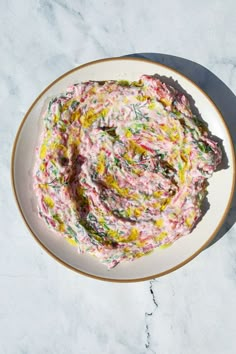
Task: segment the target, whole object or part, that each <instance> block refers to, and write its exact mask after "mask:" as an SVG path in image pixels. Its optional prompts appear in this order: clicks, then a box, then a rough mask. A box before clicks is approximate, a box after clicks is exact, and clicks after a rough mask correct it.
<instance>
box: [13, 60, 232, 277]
mask: <svg viewBox="0 0 236 354" xmlns="http://www.w3.org/2000/svg"><path fill="white" fill-rule="evenodd" d="M119 60H125V61H139V62H144V63H149V64H150V63H152V64H155V65H156V66H162V67H164V68H166V69H168V70H170V71H172V72H174V73H177V74H178V75H180V76H182V77H183V78H184V79H186V80H187V81H189V82H190V83H191V84H192V85H194V86H195V87H196V88H197V89H198V90H200V91H201V93H202V94H203V95H204V96H205V97H206V98H207V99H208V100H209V101H210V102H211V104H212V105H213V106H214V108H215V109H216V111H217V112H218V113H219V117H220V119H221V121H222V123H223V125H224V128H225V131H226V135H227V138H228V141H229V145H230V150H231V153H232V157H233V159H232V160H233V161H232V169H233V177H234V180H233V184H232V187H231V191H230V196H229V200H228V203H227V206H226V208H225V210H224V213H223V215H222V217H221V219H220V221H219V223H218V225H217V227H216V228H215V230H214V232H213V233H212V234H211V235H210V236H209V238H208V239H207V240H206V242H204V244H203V245H202V246H201V247H200V248H199V249H197V251H196V252H194V253H193V254H192V255H191V256H190V257H188V258H187V259H185V260H184V261H183V262H180V263H179V264H177V265H176V266H174V267H172V268H170V269H168V270H166V271H163V272H160V273H157V274H153V275H149V276H147V277H141V278H128V279H115V278H105V277H102V276H98V275H94V274H90V273H87V272H84V271H82V270H79V269H77V268H75V267H73V266H72V265H70V264H68V263H66V262H65V261H63V260H62V259H60V258H59V257H58V256H56V255H55V254H54V253H53V252H52V251H51V250H50V249H48V248H47V247H46V246H45V245H44V244H43V243H42V242H41V241H40V239H39V238H38V237H37V236H36V234H35V233H34V231H33V230H32V229H31V227H30V226H29V224H28V222H27V220H26V217H25V215H24V213H23V211H22V209H21V206H20V202H19V199H18V197H17V192H16V186H15V177H14V175H15V168H14V164H15V153H16V147H17V144H18V140H19V136H20V134H21V131H22V128H23V126H24V124H25V122H26V120H27V118H28V116H29V114H30V112H31V111H32V109H33V108H34V106H35V105H36V103H37V102H38V101H39V100H40V98H41V97H42V96H43V95H44V93H46V91H47V90H48V89H50V88H51V87H52V86H53V85H55V84H56V83H57V82H58V81H60V80H61V79H63V78H64V77H66V76H68V75H70V74H71V73H73V72H75V71H77V70H80V69H82V68H84V67H87V66H90V65H93V64H98V63H102V62H109V61H119ZM10 170H11V186H12V190H13V195H14V198H15V202H16V205H17V207H18V210H19V212H20V215H21V217H22V219H23V221H24V223H25V225H26V227H27V229H28V231H29V232H30V234H31V235H32V236H33V238H34V240H35V241H36V242H37V243H38V244H39V245H40V246H41V248H42V249H43V250H44V251H46V252H47V254H49V255H50V256H51V257H53V258H54V259H55V260H56V261H57V262H59V263H60V264H62V265H63V266H65V267H66V268H68V269H70V270H73V271H74V272H76V273H79V274H81V275H85V276H87V277H89V278H93V279H97V280H102V281H107V282H114V283H136V282H141V281H147V280H151V279H154V278H159V277H161V276H164V275H167V274H169V273H172V272H174V271H176V270H177V269H179V268H181V267H183V266H184V265H186V264H187V263H189V262H190V261H191V260H193V259H194V258H195V257H196V256H198V255H199V254H200V253H201V252H202V251H203V250H204V249H205V248H206V246H207V245H208V244H209V243H210V242H211V241H212V240H213V239H214V238H215V236H216V234H217V233H218V231H219V230H220V228H221V226H222V225H223V223H224V220H225V218H226V216H227V214H228V211H229V209H230V206H231V202H232V199H233V195H234V190H235V183H236V181H235V175H236V163H235V151H234V145H233V141H232V138H231V135H230V132H229V128H228V126H227V123H226V121H225V120H224V117H223V114H222V113H221V111H220V110H219V108H218V107H217V105H216V104H215V102H214V101H213V100H212V99H211V98H210V97H209V96H208V94H207V93H206V92H205V91H203V89H202V88H200V87H199V86H198V85H197V84H196V83H195V82H194V81H192V80H191V79H189V78H188V77H187V76H185V75H184V74H182V73H181V72H179V71H178V70H176V69H173V68H171V67H169V66H168V65H165V64H162V63H159V62H156V61H153V60H149V59H146V58H137V57H111V58H104V59H98V60H93V61H90V62H87V63H85V64H82V65H79V66H77V67H75V68H73V69H71V70H69V71H67V72H65V73H64V74H62V75H60V76H59V77H57V78H56V79H55V80H54V81H52V82H51V83H50V84H49V85H47V86H46V88H44V90H43V91H42V92H41V93H40V94H39V95H38V96H37V97H36V99H35V100H34V101H33V103H32V104H31V105H30V107H29V108H28V110H27V111H26V113H25V115H24V117H23V119H22V121H21V123H20V125H19V127H18V129H17V133H16V136H15V139H14V142H13V147H12V153H11V166H10Z"/></svg>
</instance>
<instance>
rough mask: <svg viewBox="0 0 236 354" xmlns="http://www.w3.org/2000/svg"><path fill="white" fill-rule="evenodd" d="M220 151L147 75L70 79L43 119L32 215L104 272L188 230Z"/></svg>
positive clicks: (178, 101) (175, 96) (183, 106)
mask: <svg viewBox="0 0 236 354" xmlns="http://www.w3.org/2000/svg"><path fill="white" fill-rule="evenodd" d="M221 156H222V154H221V150H220V148H219V146H218V144H217V142H215V141H214V140H212V139H211V138H210V137H209V133H208V131H207V127H206V126H205V125H204V124H203V123H202V121H200V120H199V119H198V118H197V117H196V116H194V115H193V113H192V112H191V109H190V105H189V102H188V100H187V98H186V97H185V96H184V95H183V94H182V93H180V92H177V91H176V90H175V89H173V88H172V87H170V86H167V85H165V84H164V83H162V82H161V81H160V80H158V79H157V78H155V77H154V76H148V75H143V76H142V77H141V78H140V80H139V81H138V82H128V81H106V82H93V81H89V82H84V83H79V84H75V85H72V86H71V87H69V88H67V90H66V92H65V94H61V95H60V96H58V97H55V98H53V99H52V100H51V101H50V103H49V105H48V108H47V111H46V113H45V115H44V130H43V134H42V138H41V145H40V147H39V148H38V158H37V162H36V166H35V168H36V172H35V190H36V194H37V198H38V204H39V215H40V216H41V217H42V218H43V219H44V220H45V221H46V222H47V224H48V225H49V226H50V227H51V228H53V229H54V230H55V231H56V232H57V233H58V234H60V235H61V236H63V237H65V238H67V239H68V241H69V242H70V243H71V244H73V245H76V246H77V247H78V251H79V253H85V252H86V253H89V254H91V255H94V256H96V257H97V258H99V259H100V260H101V262H103V263H104V264H106V265H107V267H108V268H111V267H114V266H115V265H117V264H118V263H119V262H121V261H125V260H134V259H136V258H139V257H141V256H143V255H146V254H148V253H150V252H151V251H152V250H153V249H155V248H157V247H159V248H160V247H161V248H165V247H168V246H170V245H171V244H172V243H173V242H174V241H176V240H177V239H178V238H180V237H181V236H184V235H187V234H189V233H190V232H191V230H192V228H193V227H194V225H195V224H196V222H197V221H198V219H199V217H200V215H201V204H202V200H203V198H204V196H205V194H206V186H207V179H208V177H210V176H211V175H212V173H213V171H214V170H215V169H216V167H217V165H218V164H219V163H220V161H221Z"/></svg>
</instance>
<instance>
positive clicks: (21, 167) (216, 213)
mask: <svg viewBox="0 0 236 354" xmlns="http://www.w3.org/2000/svg"><path fill="white" fill-rule="evenodd" d="M156 73H157V74H159V75H163V76H166V77H172V78H173V79H174V80H177V81H178V83H179V84H180V85H181V86H182V87H183V89H184V90H186V91H187V92H188V94H190V95H191V96H192V97H193V99H194V101H195V106H196V107H197V108H198V110H199V112H200V114H201V116H202V117H203V119H204V120H205V121H206V122H207V123H208V125H209V129H210V131H211V132H212V133H213V134H214V135H216V136H217V137H219V138H221V139H222V141H223V146H224V149H225V152H226V155H227V159H228V168H226V169H222V170H220V171H218V172H215V173H214V175H213V177H212V178H210V179H209V187H208V192H209V193H208V201H209V204H210V208H209V210H208V211H207V212H206V214H205V215H204V216H203V218H202V220H201V221H200V222H199V223H198V225H197V227H196V228H195V229H194V231H193V232H192V233H191V235H189V236H186V237H182V238H181V239H180V240H178V241H177V242H176V243H174V244H173V245H172V246H171V247H170V248H167V249H165V250H158V249H157V250H155V251H154V252H153V253H152V254H150V255H148V256H145V257H142V258H140V259H138V260H135V261H134V262H130V263H128V262H125V263H122V264H120V265H118V266H117V267H116V268H114V269H112V270H107V269H106V267H105V266H104V265H102V264H100V263H99V261H98V260H96V259H95V258H93V257H92V256H89V255H78V253H77V251H76V248H75V247H72V246H71V245H69V244H68V243H67V242H66V241H65V240H63V239H62V238H60V237H58V236H57V235H56V234H55V233H54V232H53V231H51V230H49V229H48V228H47V226H46V224H45V223H44V221H43V220H42V219H40V218H39V217H38V215H37V212H36V210H37V202H36V198H35V195H34V192H33V189H32V167H33V164H34V159H35V148H36V145H37V143H38V138H39V134H40V130H41V128H42V125H41V122H40V116H41V111H42V107H43V105H44V103H45V100H46V99H47V98H48V97H50V96H53V95H57V94H59V93H61V92H63V91H65V88H66V87H67V86H69V85H71V84H73V83H76V82H80V81H88V80H108V79H118V80H120V79H126V80H137V79H138V78H139V76H140V75H142V74H156ZM234 175H235V166H234V152H233V145H232V141H231V138H230V134H229V132H228V129H227V127H226V124H225V122H224V120H223V118H222V116H221V114H220V112H219V111H218V109H217V108H216V106H215V104H214V103H213V102H212V101H211V100H210V98H209V97H208V96H207V95H206V94H205V93H204V92H203V91H202V90H201V89H200V88H199V87H197V86H196V85H195V84H194V83H193V82H191V81H190V80H189V79H187V78H186V77H184V76H183V75H182V74H180V73H178V72H176V71H174V70H173V69H170V68H168V67H166V66H164V65H161V64H158V63H155V62H150V61H147V60H143V59H133V58H114V59H106V60H100V61H95V62H91V63H88V64H85V65H82V66H80V67H78V68H75V69H73V70H71V71H69V72H68V73H66V74H64V75H62V76H61V77H59V78H58V79H57V80H55V81H54V82H53V83H52V84H51V85H49V86H48V87H47V88H46V89H45V90H44V91H43V92H42V93H41V94H40V95H39V97H38V98H37V99H36V100H35V101H34V103H33V104H32V106H31V107H30V108H29V110H28V112H27V113H26V115H25V117H24V119H23V122H22V123H21V126H20V128H19V131H18V133H17V136H16V139H15V144H14V148H13V154H12V182H13V189H14V193H15V196H16V201H17V204H18V206H19V209H20V212H21V214H22V216H23V218H24V220H25V222H26V224H27V226H28V228H29V230H30V231H31V233H32V234H33V236H34V237H35V239H36V240H37V241H38V242H39V243H40V244H41V246H43V248H44V249H45V250H46V251H48V253H49V254H50V255H52V256H53V257H54V258H55V259H57V260H59V261H60V262H62V263H63V264H64V265H66V266H69V267H70V268H71V269H73V270H76V271H78V272H80V273H82V274H85V275H89V276H92V277H95V278H99V279H103V280H110V281H138V280H146V279H150V278H154V277H157V276H160V275H163V274H166V273H168V272H171V271H173V270H175V269H177V268H179V267H181V266H182V265H184V264H186V263H187V262H188V261H190V260H191V259H193V258H194V257H195V256H196V255H197V254H198V253H199V252H201V250H203V249H204V247H205V246H206V245H207V243H208V242H210V241H211V240H212V239H213V238H214V236H215V235H216V233H217V231H218V230H219V228H220V226H221V225H222V223H223V220H224V218H225V216H226V214H227V211H228V210H229V207H230V201H231V199H232V195H233V189H234Z"/></svg>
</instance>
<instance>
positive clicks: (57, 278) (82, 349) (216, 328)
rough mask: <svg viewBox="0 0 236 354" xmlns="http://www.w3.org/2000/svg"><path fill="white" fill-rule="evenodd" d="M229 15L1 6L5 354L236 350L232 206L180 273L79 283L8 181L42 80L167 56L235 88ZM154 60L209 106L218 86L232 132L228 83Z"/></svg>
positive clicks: (227, 7) (206, 5) (194, 5)
mask: <svg viewBox="0 0 236 354" xmlns="http://www.w3.org/2000/svg"><path fill="white" fill-rule="evenodd" d="M235 12H236V4H235V2H234V0H225V1H224V2H223V1H220V0H217V1H213V0H209V1H205V0H199V1H196V2H195V1H187V0H181V1H159V0H158V1H154V0H149V1H142V0H137V1H132V0H126V1H121V0H120V1H115V0H113V1H112V0H107V1H101V0H93V1H92V0H77V1H76V0H72V1H65V0H54V1H49V0H48V1H46V0H38V1H34V0H32V1H30V0H24V1H13V0H1V1H0V33H1V36H0V43H1V54H0V101H1V118H0V122H1V129H0V144H1V145H0V146H1V149H0V171H1V177H0V230H1V231H0V241H1V243H0V245H1V246H0V353H1V354H18V353H22V354H42V353H49V354H51V353H53V354H54V353H56V354H70V353H76V354H77V353H79V354H80V353H81V354H100V353H103V354H144V353H156V354H157V353H158V354H200V353H201V354H212V353H214V354H222V353H224V354H234V353H236V324H235V322H236V300H235V299H236V241H235V240H236V238H235V237H236V227H235V226H232V225H233V224H234V220H235V210H236V209H234V210H231V213H230V215H229V217H228V218H227V222H226V223H225V225H224V227H223V229H222V230H221V233H220V235H219V236H223V237H221V238H220V239H219V240H218V241H217V242H215V243H214V244H213V245H212V246H211V247H209V248H208V249H207V250H205V251H204V252H202V253H201V254H200V255H199V256H198V257H197V258H195V259H194V260H193V261H192V262H190V263H189V264H187V265H186V266H185V267H183V268H182V269H180V270H178V271H176V272H174V273H172V274H169V275H168V276H165V277H163V278H159V279H157V280H154V281H151V282H144V283H134V284H113V283H105V282H101V281H95V280H92V279H89V278H86V277H83V276H80V275H78V274H76V273H74V272H72V271H70V270H68V269H66V268H65V267H63V266H62V265H60V264H58V263H57V262H55V261H54V260H53V259H52V258H51V257H50V256H48V255H47V254H46V253H45V252H44V251H43V250H41V249H40V248H39V246H38V244H36V242H35V241H34V240H33V238H32V237H31V236H30V235H29V232H28V230H27V229H26V227H25V225H24V223H23V221H22V220H21V217H20V215H19V212H18V210H17V208H16V205H15V202H14V198H13V195H12V191H11V183H10V157H11V149H12V144H13V140H14V137H15V134H16V131H17V127H18V125H19V124H20V122H21V120H22V117H23V115H24V113H25V112H26V110H27V109H28V107H29V105H30V104H31V102H32V100H33V99H34V98H35V97H36V96H37V95H38V94H39V93H40V91H41V90H42V89H43V88H44V87H45V86H46V85H48V84H49V83H50V82H51V81H52V80H53V79H55V78H56V77H57V76H59V75H60V74H62V73H64V72H65V71H67V70H69V69H71V68H73V67H75V66H77V65H79V64H82V63H85V62H87V61H90V60H94V59H99V58H104V57H112V56H120V55H125V54H131V53H135V52H136V53H139V52H146V53H147V52H152V53H166V54H169V55H174V56H178V57H184V58H188V59H189V60H192V61H193V62H197V63H199V64H201V65H203V66H204V67H205V68H207V69H209V70H210V71H211V72H213V73H214V74H215V75H217V76H218V77H219V78H220V79H221V80H222V81H223V82H224V83H225V84H226V85H227V86H228V87H229V88H230V89H231V90H232V91H233V92H235V91H236V69H235V68H236V47H235V38H236V21H235ZM166 21H169V23H168V24H167V22H166ZM156 58H158V57H156ZM159 58H161V59H163V58H164V59H163V60H164V61H165V60H166V61H167V62H168V63H169V64H170V65H172V66H179V68H180V69H182V71H183V72H185V73H186V74H188V75H189V76H191V75H193V76H194V75H195V77H194V78H195V80H196V81H199V84H201V85H202V86H203V87H205V89H206V90H208V91H209V94H211V93H212V96H214V97H213V98H215V99H216V100H218V99H219V92H220V91H219V90H220V89H222V90H223V91H224V92H225V98H224V101H221V102H219V105H222V107H221V108H222V110H223V111H224V110H225V111H227V110H228V114H227V119H229V120H230V119H231V121H230V122H229V125H230V127H231V129H232V131H233V127H234V128H235V127H236V124H235V123H234V122H235V121H234V120H233V115H234V112H235V106H236V105H234V106H231V104H226V102H227V100H228V102H231V103H232V105H233V103H234V104H235V97H234V95H233V94H232V92H231V91H229V90H228V91H227V88H226V86H224V85H223V83H221V82H220V81H219V80H218V81H217V82H216V81H214V80H216V78H215V77H214V76H213V75H211V74H210V73H208V74H207V71H206V70H205V69H204V68H202V69H201V67H196V66H194V65H193V66H192V65H190V66H189V65H188V64H189V62H188V63H186V65H185V62H184V61H181V60H180V61H178V60H177V61H175V59H174V58H171V57H168V56H167V57H161V56H159ZM194 68H195V71H194ZM204 70H205V71H204ZM186 71H187V72H186ZM201 75H202V76H201ZM216 84H217V85H219V90H218V89H215V88H216ZM220 85H221V86H220ZM217 87H218V86H217ZM217 95H218V96H217ZM235 130H236V129H235ZM227 230H228V232H227V233H226V231H227ZM218 238H219V237H218Z"/></svg>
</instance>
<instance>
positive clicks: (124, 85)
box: [117, 80, 130, 87]
mask: <svg viewBox="0 0 236 354" xmlns="http://www.w3.org/2000/svg"><path fill="white" fill-rule="evenodd" d="M117 83H118V85H120V86H123V87H129V86H130V82H129V81H127V80H120V81H117Z"/></svg>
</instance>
